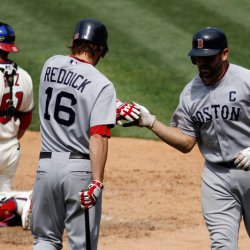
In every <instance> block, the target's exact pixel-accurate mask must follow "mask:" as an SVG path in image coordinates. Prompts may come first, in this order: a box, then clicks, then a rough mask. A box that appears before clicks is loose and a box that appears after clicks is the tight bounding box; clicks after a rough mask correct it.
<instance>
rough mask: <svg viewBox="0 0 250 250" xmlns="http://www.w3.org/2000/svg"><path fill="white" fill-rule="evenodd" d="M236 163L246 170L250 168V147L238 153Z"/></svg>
mask: <svg viewBox="0 0 250 250" xmlns="http://www.w3.org/2000/svg"><path fill="white" fill-rule="evenodd" d="M234 164H235V165H236V167H237V168H240V169H243V170H245V171H248V170H250V147H248V148H245V149H243V150H241V151H240V152H239V154H238V155H236V158H235V161H234Z"/></svg>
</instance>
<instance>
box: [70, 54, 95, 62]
mask: <svg viewBox="0 0 250 250" xmlns="http://www.w3.org/2000/svg"><path fill="white" fill-rule="evenodd" d="M70 57H72V58H74V59H76V60H78V61H80V62H83V63H88V64H91V63H89V62H87V61H85V60H83V59H80V58H78V57H76V56H73V55H71V56H70Z"/></svg>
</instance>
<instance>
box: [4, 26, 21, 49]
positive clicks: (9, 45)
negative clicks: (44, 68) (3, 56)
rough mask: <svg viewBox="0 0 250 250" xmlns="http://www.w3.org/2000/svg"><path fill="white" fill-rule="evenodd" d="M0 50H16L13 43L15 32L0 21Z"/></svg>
mask: <svg viewBox="0 0 250 250" xmlns="http://www.w3.org/2000/svg"><path fill="white" fill-rule="evenodd" d="M0 50H4V51H6V52H18V51H19V49H18V48H17V46H16V45H15V32H14V30H13V28H12V27H11V26H9V25H8V24H6V23H2V22H0Z"/></svg>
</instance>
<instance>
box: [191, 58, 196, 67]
mask: <svg viewBox="0 0 250 250" xmlns="http://www.w3.org/2000/svg"><path fill="white" fill-rule="evenodd" d="M191 61H192V63H193V64H194V65H196V60H195V57H194V56H191Z"/></svg>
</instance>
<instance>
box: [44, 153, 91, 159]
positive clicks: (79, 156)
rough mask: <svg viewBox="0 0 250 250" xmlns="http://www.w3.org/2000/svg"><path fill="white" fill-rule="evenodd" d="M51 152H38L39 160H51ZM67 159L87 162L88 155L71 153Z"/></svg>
mask: <svg viewBox="0 0 250 250" xmlns="http://www.w3.org/2000/svg"><path fill="white" fill-rule="evenodd" d="M51 156H52V152H40V159H45V158H51ZM69 159H86V160H89V159H90V158H89V154H83V153H79V152H71V153H70V155H69Z"/></svg>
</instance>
